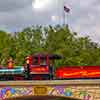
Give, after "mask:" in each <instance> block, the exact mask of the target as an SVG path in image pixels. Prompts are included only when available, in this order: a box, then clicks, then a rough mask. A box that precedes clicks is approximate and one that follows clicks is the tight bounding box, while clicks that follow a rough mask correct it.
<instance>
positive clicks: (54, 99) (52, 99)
mask: <svg viewBox="0 0 100 100" xmlns="http://www.w3.org/2000/svg"><path fill="white" fill-rule="evenodd" d="M6 100H81V99H75V98H70V97H60V96H24V97H17V98H10V99H6Z"/></svg>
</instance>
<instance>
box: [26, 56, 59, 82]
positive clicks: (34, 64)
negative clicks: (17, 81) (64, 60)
mask: <svg viewBox="0 0 100 100" xmlns="http://www.w3.org/2000/svg"><path fill="white" fill-rule="evenodd" d="M60 58H61V56H59V55H50V54H35V55H32V56H29V57H27V61H26V62H27V75H28V77H30V79H33V80H45V79H53V74H54V66H53V63H51V62H53V61H54V60H55V59H60Z"/></svg>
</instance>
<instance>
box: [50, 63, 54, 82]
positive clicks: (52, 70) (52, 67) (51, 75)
mask: <svg viewBox="0 0 100 100" xmlns="http://www.w3.org/2000/svg"><path fill="white" fill-rule="evenodd" d="M52 63H53V62H52V61H49V73H50V80H52V79H53V76H54V66H53V64H52Z"/></svg>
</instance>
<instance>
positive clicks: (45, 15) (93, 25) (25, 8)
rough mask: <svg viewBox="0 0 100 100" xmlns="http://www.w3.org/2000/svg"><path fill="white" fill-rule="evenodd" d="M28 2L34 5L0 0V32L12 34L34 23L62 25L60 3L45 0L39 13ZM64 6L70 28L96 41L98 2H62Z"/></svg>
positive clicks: (55, 0) (56, 0)
mask: <svg viewBox="0 0 100 100" xmlns="http://www.w3.org/2000/svg"><path fill="white" fill-rule="evenodd" d="M32 1H33V2H35V0H0V29H5V30H9V31H16V30H21V29H23V28H24V27H27V26H30V25H35V24H58V23H60V24H62V22H63V0H45V3H46V4H45V7H44V8H45V9H42V10H41V9H40V10H39V9H33V8H32ZM40 1H41V0H40ZM42 1H44V0H42ZM65 5H68V7H70V9H71V11H70V13H69V14H67V13H66V23H68V24H69V26H70V29H71V30H72V31H76V32H78V33H79V35H83V36H86V35H89V36H91V38H92V39H93V40H95V41H100V35H99V32H100V29H99V26H100V22H99V19H100V0H87V1H86V0H65ZM52 16H58V18H59V20H58V19H57V20H52Z"/></svg>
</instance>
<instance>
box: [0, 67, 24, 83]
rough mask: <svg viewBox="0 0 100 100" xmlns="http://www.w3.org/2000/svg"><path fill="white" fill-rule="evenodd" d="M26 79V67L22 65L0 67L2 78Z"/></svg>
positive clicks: (0, 77)
mask: <svg viewBox="0 0 100 100" xmlns="http://www.w3.org/2000/svg"><path fill="white" fill-rule="evenodd" d="M23 79H24V68H23V67H22V66H17V68H13V69H8V68H1V69H0V80H2V81H4V80H23Z"/></svg>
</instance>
